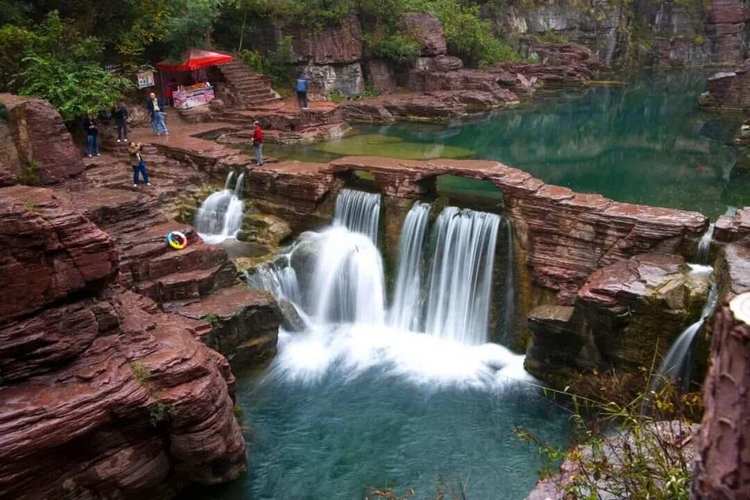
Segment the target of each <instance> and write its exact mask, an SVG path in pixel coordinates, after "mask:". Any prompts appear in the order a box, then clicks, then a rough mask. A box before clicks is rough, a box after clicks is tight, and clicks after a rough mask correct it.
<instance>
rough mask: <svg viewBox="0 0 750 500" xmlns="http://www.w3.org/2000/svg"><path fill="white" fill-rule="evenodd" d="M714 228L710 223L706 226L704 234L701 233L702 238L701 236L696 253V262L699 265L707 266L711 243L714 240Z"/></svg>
mask: <svg viewBox="0 0 750 500" xmlns="http://www.w3.org/2000/svg"><path fill="white" fill-rule="evenodd" d="M715 227H716V224H715V223H713V222H712V223H711V224H709V225H708V229H707V230H706V232H705V233H703V236H701V239H700V241H699V242H698V251H697V253H696V260H698V262H699V263H701V264H708V259H709V257H710V253H711V242H712V241H713V239H714V228H715Z"/></svg>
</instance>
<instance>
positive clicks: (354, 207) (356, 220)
mask: <svg viewBox="0 0 750 500" xmlns="http://www.w3.org/2000/svg"><path fill="white" fill-rule="evenodd" d="M379 222H380V195H379V194H373V193H366V192H364V191H354V190H351V189H342V190H341V192H340V193H339V195H338V197H337V198H336V210H335V212H334V217H333V223H334V225H340V226H344V227H346V228H348V229H349V230H351V231H354V232H356V233H362V234H364V235H366V236H368V237H369V238H370V239H371V240H372V241H373V242H375V243H376V244H377V241H378V224H379Z"/></svg>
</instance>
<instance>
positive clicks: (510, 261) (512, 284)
mask: <svg viewBox="0 0 750 500" xmlns="http://www.w3.org/2000/svg"><path fill="white" fill-rule="evenodd" d="M503 222H504V223H505V231H506V238H507V242H506V245H507V257H506V259H507V263H506V266H505V292H504V293H505V296H504V297H503V323H502V326H503V334H502V337H503V339H504V340H507V339H508V338H509V337H510V334H511V330H512V329H513V318H514V315H515V313H516V280H515V271H514V267H513V266H514V265H515V262H514V256H513V226H512V225H511V223H510V219H504V221H503Z"/></svg>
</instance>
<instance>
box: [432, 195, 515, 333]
mask: <svg viewBox="0 0 750 500" xmlns="http://www.w3.org/2000/svg"><path fill="white" fill-rule="evenodd" d="M499 226H500V217H499V216H498V215H495V214H489V213H485V212H476V211H474V210H466V209H464V210H462V209H458V208H456V207H446V208H445V209H444V210H443V211H442V212H441V214H440V216H439V217H438V220H437V222H436V234H435V254H434V256H433V260H432V266H431V270H430V293H429V297H428V302H427V316H426V318H425V322H426V324H425V329H426V331H427V333H429V334H430V335H434V336H438V337H443V338H449V339H453V340H456V341H458V342H461V343H463V344H469V345H477V344H483V343H485V342H487V324H488V320H489V313H490V300H491V293H490V292H491V289H492V267H493V264H494V260H495V244H496V242H497V234H498V228H499Z"/></svg>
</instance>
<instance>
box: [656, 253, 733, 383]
mask: <svg viewBox="0 0 750 500" xmlns="http://www.w3.org/2000/svg"><path fill="white" fill-rule="evenodd" d="M693 269H694V272H711V268H709V267H707V266H693ZM718 301H719V288H718V286H717V284H716V283H715V282H714V280H712V281H711V288H710V290H709V292H708V299H707V300H706V304H705V305H704V306H703V311H701V316H700V318H699V319H698V321H696V322H695V323H693V324H692V325H690V326H688V327H687V328H686V329H685V331H683V332H682V333H681V334H680V336H679V337H677V340H675V342H674V343H673V344H672V347H670V349H669V352H667V355H666V356H664V359H663V360H662V362H661V365H660V366H659V370H658V371H657V372H656V377H655V378H654V384H652V388H659V387H660V386H661V385H662V383H663V382H664V381H665V380H672V381H674V382H677V381H681V383H682V387H683V389H687V387H688V384H689V382H690V368H691V364H692V363H691V356H690V354H691V347H692V345H693V341H694V340H695V336H696V335H697V334H698V332H700V331H701V328H703V325H704V323H705V322H706V320H707V319H708V318H709V317H710V316H711V314H713V312H714V309H716V304H717V303H718Z"/></svg>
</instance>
